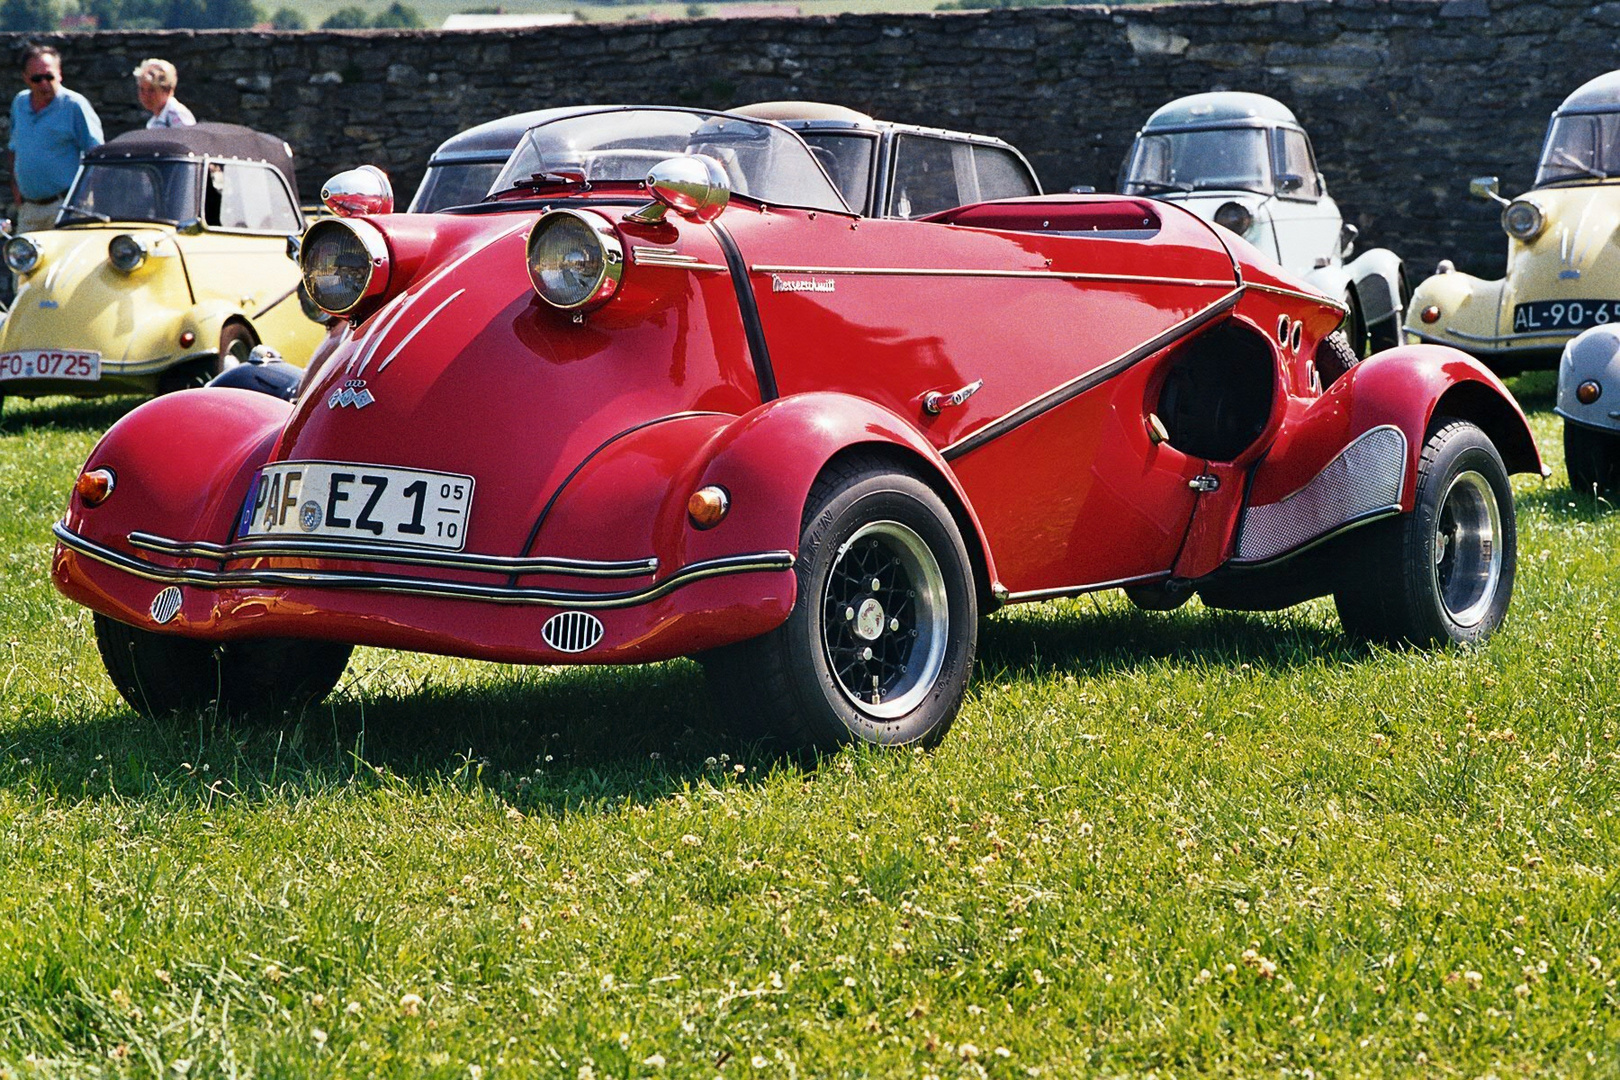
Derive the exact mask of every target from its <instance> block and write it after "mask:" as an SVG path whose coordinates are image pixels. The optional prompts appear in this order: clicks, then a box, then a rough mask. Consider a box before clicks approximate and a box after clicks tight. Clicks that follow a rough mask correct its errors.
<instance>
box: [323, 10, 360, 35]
mask: <svg viewBox="0 0 1620 1080" xmlns="http://www.w3.org/2000/svg"><path fill="white" fill-rule="evenodd" d="M370 25H371V20H370V19H368V18H366V9H365V8H361V7H346V8H338V9H337V10H336V11H334V12H332V14H330V15H328V16H327V17H326V20H325V21H324V22H322V23H321V29H322V30H364V29H365V28H366V27H368V26H370Z"/></svg>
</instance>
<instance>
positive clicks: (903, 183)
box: [888, 135, 978, 218]
mask: <svg viewBox="0 0 1620 1080" xmlns="http://www.w3.org/2000/svg"><path fill="white" fill-rule="evenodd" d="M957 151H961V153H960V154H959V153H957ZM959 158H960V159H962V160H961V161H960V165H961V168H960V170H959V169H958V159H959ZM959 172H960V176H959ZM964 180H965V183H963V181H964ZM977 186H978V185H977V184H976V183H974V177H973V153H972V147H970V146H968V145H967V144H966V143H953V142H950V141H948V140H945V139H933V138H929V137H928V136H926V135H901V136H900V137H899V138H897V139H896V140H895V149H894V191H893V192H892V193H891V194H890V196H889V207H888V214H889V216H890V217H899V218H917V217H923V216H924V215H927V214H932V213H935V212H936V211H939V210H949V209H950V208H951V207H953V206H961V205H962V204H963V203H965V202H974V201H976V200H975V198H974V197H973V196H972V195H969V196H968V197H966V198H964V197H963V195H962V189H963V188H964V187H966V188H968V189H969V190H970V191H971V190H972V189H973V188H976V187H977Z"/></svg>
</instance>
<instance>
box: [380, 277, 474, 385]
mask: <svg viewBox="0 0 1620 1080" xmlns="http://www.w3.org/2000/svg"><path fill="white" fill-rule="evenodd" d="M466 291H467V290H466V289H457V290H456V291H455V292H453V293H451V294H450V295H449V296H447V297H445V298H444V299H443V300H441V301H439V306H438V307H436V308H434V309H433V310H432V311H430V312H428V313H427V314H426V315H424V316H422V318H421V320H420V321H418V322H417V324H416V325H415V326H413V327H411V332H410V333H408V334H406V335H405V336H404V337H402V338H400V339H399V344H398V345H395V346H394V348H393V350H392V351H391V352H389V354H388V355H387V356H385V357H383V361H382V363H380V364H378V365H377V374H379V375H381V374H382V373H383V371H384V370H385V369H386V368H387V367H388V365H389V364H392V363H393V362H394V357H396V356H398V355H399V354H400V353H401V352H403V351H404V349H405V346H407V345H409V344H410V343H411V340H412V339H413V338H415V337H416V335H417V334H420V333H421V332H422V331H423V330H424V329H425V328H426V327H427V324H428V323H430V322H432V321H433V318H434V316H436V315H437V314H438V313H439V312H441V311H443V310H444V309H445V308H447V307H449V306H450V305H451V304H453V303H455V302H456V300H457V299H459V298H460V297H461V294H462V293H464V292H466Z"/></svg>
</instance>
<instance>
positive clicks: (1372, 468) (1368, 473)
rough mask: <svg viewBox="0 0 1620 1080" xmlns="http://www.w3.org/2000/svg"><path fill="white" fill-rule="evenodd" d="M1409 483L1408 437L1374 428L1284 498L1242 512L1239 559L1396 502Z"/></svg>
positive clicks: (1274, 551) (1289, 546)
mask: <svg viewBox="0 0 1620 1080" xmlns="http://www.w3.org/2000/svg"><path fill="white" fill-rule="evenodd" d="M1405 481H1406V436H1405V435H1404V434H1403V433H1402V432H1401V430H1400V428H1396V427H1376V428H1373V429H1372V430H1371V431H1369V432H1367V433H1366V434H1364V435H1362V436H1361V437H1360V438H1358V439H1356V440H1355V441H1354V442H1352V443H1351V444H1350V445H1349V446H1346V447H1345V448H1344V449H1343V450H1341V451H1340V452H1339V456H1338V457H1336V458H1334V459H1333V460H1332V461H1330V462H1328V463H1327V466H1326V467H1325V468H1324V469H1323V470H1322V471H1321V472H1319V473H1317V474H1316V476H1314V477H1312V478H1311V482H1310V483H1308V484H1306V485H1305V486H1304V487H1303V488H1301V489H1300V490H1298V491H1296V492H1294V493H1293V494H1292V495H1290V496H1288V497H1287V498H1286V499H1283V500H1282V501H1280V502H1274V503H1268V504H1266V505H1265V506H1251V507H1248V508H1247V509H1246V510H1244V511H1243V524H1242V532H1241V533H1240V534H1239V539H1238V553H1237V558H1236V559H1235V560H1234V561H1236V562H1264V561H1265V560H1267V559H1274V558H1276V557H1277V556H1278V555H1281V554H1283V553H1285V552H1288V551H1292V550H1294V549H1295V548H1298V547H1302V546H1304V545H1305V544H1308V543H1310V542H1311V541H1312V540H1315V539H1317V538H1318V537H1321V536H1325V535H1327V534H1328V533H1330V532H1332V531H1333V530H1334V529H1336V528H1338V527H1339V526H1341V525H1344V524H1346V523H1347V522H1350V521H1354V520H1355V519H1357V518H1360V517H1365V516H1366V515H1368V514H1371V513H1374V512H1376V511H1379V510H1386V509H1389V508H1390V507H1392V506H1396V505H1398V504H1399V503H1400V501H1401V485H1402V484H1403V483H1404V482H1405Z"/></svg>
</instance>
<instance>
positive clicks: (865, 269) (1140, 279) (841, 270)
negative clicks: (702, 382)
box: [748, 263, 1232, 289]
mask: <svg viewBox="0 0 1620 1080" xmlns="http://www.w3.org/2000/svg"><path fill="white" fill-rule="evenodd" d="M748 269H749V271H750V272H751V273H755V274H827V275H832V274H842V275H845V276H847V277H966V278H1045V279H1049V280H1052V281H1098V282H1106V283H1111V284H1119V285H1193V286H1197V287H1199V288H1206V289H1216V288H1219V289H1230V288H1231V287H1232V282H1230V281H1228V280H1226V279H1224V278H1223V279H1213V278H1177V277H1148V276H1143V275H1138V274H1081V273H1066V272H1063V271H1059V270H961V269H949V270H942V269H937V268H934V269H925V268H921V267H907V266H772V265H769V264H766V263H756V264H754V265H753V266H751V267H749V268H748Z"/></svg>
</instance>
